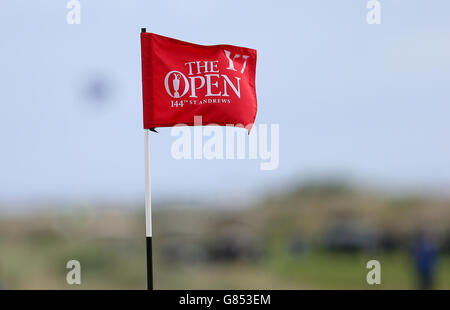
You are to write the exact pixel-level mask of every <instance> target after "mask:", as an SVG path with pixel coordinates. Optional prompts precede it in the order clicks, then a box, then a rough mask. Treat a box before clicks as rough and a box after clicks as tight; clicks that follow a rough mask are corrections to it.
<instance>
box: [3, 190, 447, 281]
mask: <svg viewBox="0 0 450 310" xmlns="http://www.w3.org/2000/svg"><path fill="white" fill-rule="evenodd" d="M163 207H164V208H163ZM203 207H205V206H203ZM155 209H156V210H155V213H154V217H153V228H154V238H153V244H154V262H155V265H154V273H155V287H156V288H159V289H415V288H416V283H417V281H416V278H415V274H414V268H413V265H412V257H411V256H410V254H409V253H408V246H407V244H404V243H401V244H399V246H398V247H397V249H396V250H395V251H392V252H389V251H381V250H380V249H378V250H374V249H372V250H370V251H367V250H364V251H359V252H356V253H353V254H350V253H344V252H331V251H327V250H325V249H326V247H325V246H324V243H323V242H324V238H323V237H324V232H326V231H327V228H328V227H330V225H331V226H332V225H334V224H336V223H339V221H340V220H341V219H345V220H346V221H347V222H348V220H351V221H350V222H351V223H353V224H357V225H355V226H354V227H362V228H364V229H369V231H370V229H371V228H373V227H375V228H378V229H379V230H376V231H382V232H385V233H387V234H388V236H392V237H395V238H397V237H402V236H406V235H410V234H411V233H413V232H414V231H415V230H416V229H417V228H418V227H420V228H421V229H422V228H426V229H427V230H429V231H430V232H432V233H433V234H436V235H437V236H438V235H441V236H443V237H445V236H446V233H448V232H449V231H450V230H449V227H450V202H449V201H447V200H445V199H432V198H426V197H425V198H424V197H419V198H417V197H394V198H389V197H383V196H380V195H373V194H367V193H361V192H358V191H352V190H344V189H342V188H341V187H338V188H332V190H330V189H326V190H321V189H320V188H319V189H318V188H315V187H306V188H305V189H301V190H298V191H294V192H292V193H290V194H283V195H278V196H274V197H270V198H268V199H266V200H265V201H263V202H262V203H261V204H259V205H257V206H254V207H253V208H249V209H242V210H236V209H230V210H231V211H230V210H218V209H215V208H214V207H213V206H212V207H211V208H208V206H206V208H204V209H198V208H182V209H173V208H172V209H171V208H166V206H159V208H158V206H156V208H155ZM55 210H57V211H55ZM61 210H62V211H61ZM136 210H143V206H120V208H113V207H105V206H100V207H98V206H97V207H92V206H91V207H89V208H72V209H70V211H67V210H66V209H64V208H62V207H61V206H57V207H56V208H55V209H51V210H43V211H41V212H39V213H34V214H26V215H21V216H12V217H0V288H4V289H145V288H146V264H145V253H146V252H145V237H144V235H145V227H144V224H145V218H144V214H143V213H142V212H137V211H136ZM358 225H359V226H358ZM224 237H227V238H228V237H231V238H232V240H234V241H233V242H235V244H236V242H238V243H237V244H238V245H239V241H242V240H246V242H249V243H248V244H249V246H248V247H247V243H244V244H245V245H244V248H245V249H247V248H252V247H254V249H258V248H259V247H262V248H263V250H264V251H263V254H261V255H260V257H258V258H257V259H251V260H246V259H243V258H242V257H241V258H238V259H225V260H223V258H222V260H220V259H218V260H217V259H212V258H211V257H212V256H210V257H209V258H207V259H205V258H204V257H203V256H201V255H200V256H198V257H197V256H196V253H197V252H196V251H198V250H200V252H202V251H203V250H205V249H206V248H207V247H208V249H209V251H211V248H212V247H211V245H213V246H218V245H219V246H220V245H221V244H222V243H223V242H224V240H227V239H224ZM395 238H394V240H395ZM442 240H444V239H442ZM297 241H299V242H300V243H299V244H300V247H299V248H295V249H293V248H292V244H296V242H297ZM402 242H403V241H402ZM183 246H188V248H187V250H186V249H185V250H184V252H183V251H182V252H181V254H180V252H177V251H175V252H171V251H168V249H172V250H173V248H175V249H182V248H183ZM213 248H214V247H213ZM192 249H194V250H193V252H192ZM241 250H242V248H241ZM168 253H169V254H168ZM192 253H194V256H192ZM443 253H444V252H442V254H441V255H440V256H439V264H438V268H437V273H436V275H437V279H436V285H435V287H434V288H438V289H450V251H448V249H447V252H446V253H447V254H443ZM209 254H211V252H209ZM72 259H75V260H78V261H80V263H81V280H82V285H81V286H76V285H68V284H67V283H66V273H67V272H68V270H67V269H66V267H65V265H66V263H67V261H69V260H72ZM372 259H376V260H378V261H380V263H381V285H379V286H370V285H368V284H367V283H366V275H367V272H368V271H369V270H368V269H366V263H367V261H369V260H372Z"/></svg>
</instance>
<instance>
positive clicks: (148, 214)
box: [144, 129, 152, 237]
mask: <svg viewBox="0 0 450 310" xmlns="http://www.w3.org/2000/svg"><path fill="white" fill-rule="evenodd" d="M144 134H145V135H144V136H145V137H144V145H145V236H146V237H151V236H152V191H151V184H150V142H149V137H150V130H149V129H144Z"/></svg>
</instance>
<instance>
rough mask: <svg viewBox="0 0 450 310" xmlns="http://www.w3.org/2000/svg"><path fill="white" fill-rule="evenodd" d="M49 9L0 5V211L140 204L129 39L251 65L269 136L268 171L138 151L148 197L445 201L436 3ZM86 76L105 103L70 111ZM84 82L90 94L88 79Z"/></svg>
mask: <svg viewBox="0 0 450 310" xmlns="http://www.w3.org/2000/svg"><path fill="white" fill-rule="evenodd" d="M381 2H382V24H381V25H368V24H366V12H367V9H366V3H367V1H365V0H358V1H354V0H347V1H335V0H327V1H325V0H323V1H318V0H308V1H241V0H238V1H234V0H227V1H206V0H205V1H192V0H191V1H160V2H159V3H156V2H152V1H111V0H109V1H100V0H89V1H86V0H84V1H83V0H81V4H82V8H81V14H82V15H81V25H68V24H66V14H67V12H68V10H67V9H66V1H65V0H59V1H54V0H47V1H38V0H35V1H16V0H14V1H12V0H8V1H2V2H1V3H0V55H1V57H0V142H1V155H0V171H1V177H0V202H1V201H3V202H5V201H33V200H42V199H44V200H47V199H50V200H51V199H55V200H59V199H67V200H72V199H77V200H96V199H102V200H109V199H123V200H140V199H143V194H144V178H143V131H142V107H141V104H142V103H141V80H140V46H139V31H140V28H141V27H143V26H144V27H147V28H148V29H149V30H151V31H153V32H156V33H158V34H162V35H166V36H171V37H174V38H178V39H181V40H185V41H190V42H194V43H199V44H219V43H229V44H235V45H242V46H248V47H252V48H255V49H257V50H258V66H257V81H256V83H257V95H258V115H257V118H256V124H259V123H279V124H280V135H281V136H280V138H281V142H280V166H279V169H278V170H275V171H260V170H259V162H258V161H249V160H243V161H237V160H236V161H223V160H222V161H217V160H216V161H206V160H203V161H183V160H182V161H176V160H174V159H172V158H171V156H170V145H171V143H172V142H173V140H174V138H173V137H171V136H170V131H169V129H162V130H160V134H159V135H153V136H152V141H151V143H152V186H153V197H154V199H156V200H160V199H170V198H178V199H186V198H189V199H199V198H202V197H218V198H221V199H226V198H230V197H231V198H232V197H237V196H240V195H244V196H245V195H247V196H249V197H251V196H252V195H255V194H258V193H263V192H266V189H267V188H268V187H273V186H276V187H279V186H283V185H284V184H288V183H289V182H291V181H292V180H295V179H296V178H300V179H301V178H305V177H306V176H308V175H315V174H322V175H328V174H334V173H344V174H348V175H349V176H351V177H354V178H357V179H359V180H363V181H364V182H368V183H374V184H378V185H380V184H381V185H386V186H412V187H423V188H430V189H438V190H440V191H445V190H448V189H449V187H450V145H449V138H450V121H449V118H450V105H449V103H450V102H449V99H450V92H449V88H450V87H449V82H450V57H449V55H450V18H449V16H448V12H449V11H450V2H448V1H446V0H441V1H438V0H435V1H408V2H406V1H391V0H390V1H381ZM93 76H100V77H102V76H104V77H107V82H108V84H107V85H109V87H110V88H111V92H110V93H108V94H109V96H108V97H106V99H105V102H103V103H102V104H99V103H96V102H95V100H93V99H92V98H91V99H90V98H88V97H86V96H83V94H82V93H83V89H84V87H85V86H86V84H87V83H88V82H89V81H90V80H92V79H93V78H92V77H93ZM94 80H95V79H94Z"/></svg>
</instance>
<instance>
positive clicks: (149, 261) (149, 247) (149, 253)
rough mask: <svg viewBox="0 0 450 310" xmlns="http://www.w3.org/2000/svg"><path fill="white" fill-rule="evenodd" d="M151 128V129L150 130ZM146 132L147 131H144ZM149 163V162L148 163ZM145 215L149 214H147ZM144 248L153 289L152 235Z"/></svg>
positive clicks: (148, 288) (148, 281)
mask: <svg viewBox="0 0 450 310" xmlns="http://www.w3.org/2000/svg"><path fill="white" fill-rule="evenodd" d="M141 32H147V29H146V28H141ZM152 129H153V130H152ZM150 130H152V131H154V130H155V129H154V128H150ZM145 134H147V133H145ZM146 160H148V159H147V158H146ZM148 164H150V163H148ZM146 216H151V214H148V215H146ZM146 249H147V253H146V255H147V290H153V253H152V237H151V235H150V236H146Z"/></svg>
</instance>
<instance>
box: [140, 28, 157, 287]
mask: <svg viewBox="0 0 450 310" xmlns="http://www.w3.org/2000/svg"><path fill="white" fill-rule="evenodd" d="M141 32H147V30H146V28H141ZM150 131H154V129H144V147H145V236H146V248H147V289H148V290H153V255H152V191H151V183H150V141H149V140H150Z"/></svg>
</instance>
